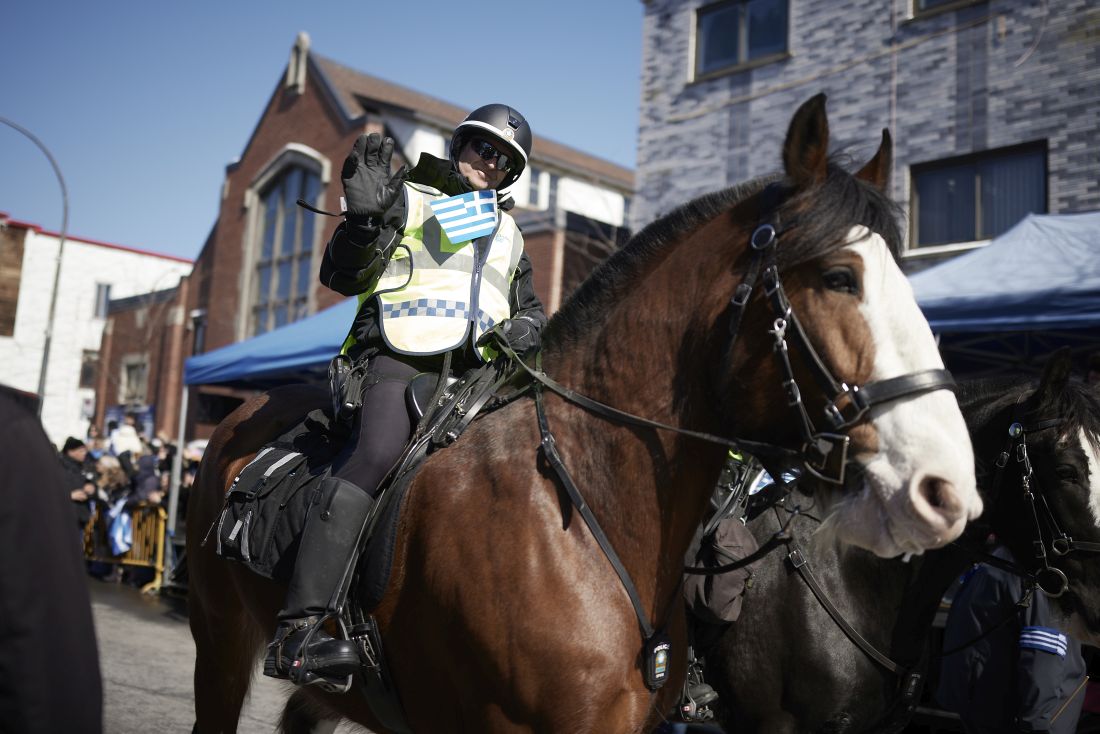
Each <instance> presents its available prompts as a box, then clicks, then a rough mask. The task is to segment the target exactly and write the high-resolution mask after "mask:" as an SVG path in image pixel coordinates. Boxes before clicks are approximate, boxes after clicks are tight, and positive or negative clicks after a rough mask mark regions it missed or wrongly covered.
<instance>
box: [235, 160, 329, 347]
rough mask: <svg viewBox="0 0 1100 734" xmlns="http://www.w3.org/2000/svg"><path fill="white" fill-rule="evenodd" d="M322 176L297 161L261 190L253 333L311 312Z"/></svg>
mask: <svg viewBox="0 0 1100 734" xmlns="http://www.w3.org/2000/svg"><path fill="white" fill-rule="evenodd" d="M320 191H321V178H320V176H319V175H318V174H317V173H316V172H315V171H312V170H309V169H307V168H305V167H302V166H299V165H291V166H288V167H286V168H283V169H282V170H281V171H280V172H279V175H278V176H277V177H276V178H275V179H274V180H273V181H271V182H270V183H269V184H268V185H267V186H266V187H265V188H264V189H262V191H261V192H260V197H259V198H260V202H259V203H260V216H259V218H258V232H257V234H258V237H257V239H256V242H257V244H258V248H257V250H256V259H255V273H254V278H253V279H252V282H253V288H252V293H253V296H252V317H251V327H252V328H251V333H252V334H253V335H256V334H263V333H264V332H267V331H271V330H272V329H277V328H279V327H280V326H284V325H286V324H289V323H291V322H294V321H297V320H298V319H301V318H303V317H305V316H306V315H308V313H309V310H308V309H309V292H310V289H311V287H312V286H313V282H314V277H315V273H314V272H313V250H314V244H315V243H314V231H315V227H314V216H315V215H314V214H313V212H311V211H309V210H308V209H303V208H302V207H300V206H298V205H297V204H295V202H296V201H297V200H298V199H302V200H304V201H307V202H309V203H310V204H312V205H313V206H317V196H318V194H319V193H320Z"/></svg>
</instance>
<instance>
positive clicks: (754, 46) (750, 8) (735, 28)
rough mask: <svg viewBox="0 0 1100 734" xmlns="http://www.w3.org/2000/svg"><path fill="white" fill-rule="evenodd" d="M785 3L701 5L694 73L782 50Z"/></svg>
mask: <svg viewBox="0 0 1100 734" xmlns="http://www.w3.org/2000/svg"><path fill="white" fill-rule="evenodd" d="M787 3H788V0H737V1H736V2H722V3H717V4H714V5H710V6H708V7H705V8H700V9H699V12H698V15H697V16H696V27H695V76H696V77H697V78H698V77H702V76H707V75H709V74H715V73H718V72H723V71H727V70H729V69H732V68H735V67H738V66H741V65H743V64H748V63H750V62H753V61H758V60H761V59H769V58H772V57H775V56H779V55H782V54H785V53H786V52H787V17H788V7H787Z"/></svg>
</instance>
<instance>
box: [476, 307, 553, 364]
mask: <svg viewBox="0 0 1100 734" xmlns="http://www.w3.org/2000/svg"><path fill="white" fill-rule="evenodd" d="M494 341H499V342H501V343H503V344H505V345H506V346H507V347H508V348H509V349H511V350H512V351H513V352H515V353H516V354H519V355H521V356H522V355H523V354H526V353H527V352H535V351H538V348H539V343H540V337H539V329H538V325H537V324H536V323H535V320H534V319H532V318H529V317H527V316H519V317H517V318H514V319H505V320H504V321H501V322H500V323H499V324H497V325H496V326H494V327H493V328H491V329H489V330H488V331H486V332H485V333H484V334H482V335H481V338H480V339H478V340H477V345H478V346H479V347H483V346H486V345H490V346H491V345H492V344H493V342H494Z"/></svg>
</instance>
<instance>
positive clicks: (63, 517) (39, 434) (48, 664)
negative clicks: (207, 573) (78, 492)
mask: <svg viewBox="0 0 1100 734" xmlns="http://www.w3.org/2000/svg"><path fill="white" fill-rule="evenodd" d="M55 457H56V452H55V450H54V447H53V446H51V445H50V441H49V439H48V438H46V434H45V432H43V430H42V424H41V423H39V421H38V418H36V417H35V415H34V413H33V412H31V411H29V410H27V409H26V408H25V407H23V406H21V405H20V403H19V400H18V398H17V397H16V396H15V394H14V393H13V392H12V391H10V390H8V389H5V388H3V387H0V467H3V471H0V650H3V654H0V731H12V732H27V733H28V734H38V733H40V732H41V733H42V734H46V733H49V732H72V733H73V734H98V732H100V731H102V728H103V727H102V718H103V717H102V685H101V680H100V675H99V655H98V653H97V651H96V642H95V630H94V628H93V626H92V609H91V603H90V601H89V598H88V587H87V585H86V582H85V573H84V564H83V561H82V558H81V556H82V554H81V550H80V546H79V543H78V542H77V533H76V532H75V529H74V528H73V522H72V510H71V509H70V508H69V505H70V502H69V498H68V491H69V489H70V487H67V486H66V484H67V482H66V481H65V479H64V476H63V474H62V470H61V469H60V468H58V465H57V459H56V458H55ZM74 463H75V462H74Z"/></svg>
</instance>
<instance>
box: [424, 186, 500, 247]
mask: <svg viewBox="0 0 1100 734" xmlns="http://www.w3.org/2000/svg"><path fill="white" fill-rule="evenodd" d="M431 207H432V212H433V213H434V214H435V218H436V219H437V220H438V221H439V226H441V227H442V228H443V232H444V234H446V235H447V239H449V240H450V241H451V242H452V243H454V244H456V245H457V244H459V243H462V242H467V241H469V240H474V239H477V238H478V237H484V236H485V235H488V234H492V233H493V230H494V229H496V226H497V192H495V191H492V190H489V191H471V192H469V193H468V194H461V195H459V196H450V197H448V198H446V199H436V200H435V201H433V202H431Z"/></svg>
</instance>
